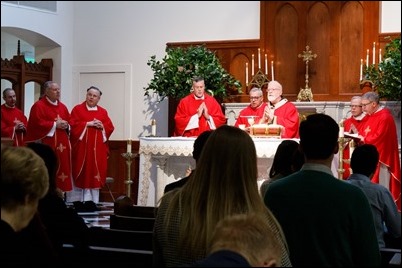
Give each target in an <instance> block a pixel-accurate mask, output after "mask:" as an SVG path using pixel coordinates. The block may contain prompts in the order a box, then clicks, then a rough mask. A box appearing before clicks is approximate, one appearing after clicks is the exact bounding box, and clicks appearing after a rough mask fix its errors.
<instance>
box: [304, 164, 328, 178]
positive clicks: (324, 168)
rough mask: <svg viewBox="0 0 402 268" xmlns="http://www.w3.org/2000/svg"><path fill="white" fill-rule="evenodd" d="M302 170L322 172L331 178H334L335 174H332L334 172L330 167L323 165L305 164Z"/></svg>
mask: <svg viewBox="0 0 402 268" xmlns="http://www.w3.org/2000/svg"><path fill="white" fill-rule="evenodd" d="M301 170H313V171H320V172H324V173H327V174H329V175H331V176H334V174H332V170H331V169H330V168H329V167H327V166H325V165H322V164H315V163H304V165H303V166H302V168H301Z"/></svg>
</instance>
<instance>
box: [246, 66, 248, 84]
mask: <svg viewBox="0 0 402 268" xmlns="http://www.w3.org/2000/svg"><path fill="white" fill-rule="evenodd" d="M246 86H248V62H246Z"/></svg>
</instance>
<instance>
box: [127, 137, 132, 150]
mask: <svg viewBox="0 0 402 268" xmlns="http://www.w3.org/2000/svg"><path fill="white" fill-rule="evenodd" d="M127 153H131V140H130V139H129V140H127Z"/></svg>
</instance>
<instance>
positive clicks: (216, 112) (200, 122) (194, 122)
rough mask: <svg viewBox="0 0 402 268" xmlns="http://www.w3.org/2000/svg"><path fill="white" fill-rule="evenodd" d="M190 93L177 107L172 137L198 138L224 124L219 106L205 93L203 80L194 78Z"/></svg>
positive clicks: (224, 120) (223, 117) (223, 116)
mask: <svg viewBox="0 0 402 268" xmlns="http://www.w3.org/2000/svg"><path fill="white" fill-rule="evenodd" d="M191 91H192V93H190V94H189V95H187V96H186V97H184V98H183V99H181V100H180V102H179V105H178V106H177V110H176V114H175V117H174V120H175V131H174V134H173V136H185V137H198V135H200V134H201V133H202V132H204V131H206V130H213V129H216V128H218V127H219V126H221V125H223V124H226V118H225V115H224V114H223V112H222V107H221V105H219V103H218V102H217V101H216V99H215V98H214V97H212V96H210V95H208V94H207V93H205V81H204V78H201V77H194V78H193V86H192V90H191Z"/></svg>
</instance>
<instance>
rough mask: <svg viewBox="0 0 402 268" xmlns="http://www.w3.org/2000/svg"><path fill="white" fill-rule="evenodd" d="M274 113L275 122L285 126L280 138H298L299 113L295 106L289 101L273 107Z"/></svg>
mask: <svg viewBox="0 0 402 268" xmlns="http://www.w3.org/2000/svg"><path fill="white" fill-rule="evenodd" d="M274 115H276V116H277V124H278V125H282V126H284V127H285V131H284V132H283V133H282V134H281V138H282V139H293V138H297V139H298V138H299V113H298V111H297V108H296V106H295V105H294V104H293V103H291V102H290V101H286V102H285V103H284V104H283V105H280V106H279V107H275V110H274Z"/></svg>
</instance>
